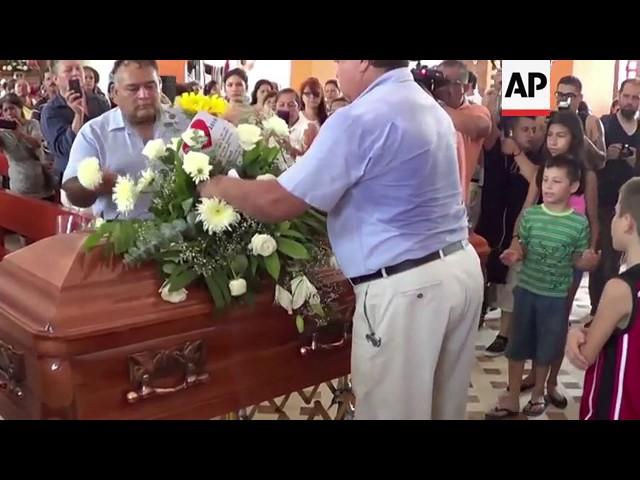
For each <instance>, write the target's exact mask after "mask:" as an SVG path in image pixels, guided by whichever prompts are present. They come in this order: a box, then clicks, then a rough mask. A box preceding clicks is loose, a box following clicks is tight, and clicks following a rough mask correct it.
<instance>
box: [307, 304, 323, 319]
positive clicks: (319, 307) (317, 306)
mask: <svg viewBox="0 0 640 480" xmlns="http://www.w3.org/2000/svg"><path fill="white" fill-rule="evenodd" d="M310 307H311V310H313V313H315V314H316V315H318V316H320V317H324V309H323V308H322V305H320V304H319V303H313V304H310Z"/></svg>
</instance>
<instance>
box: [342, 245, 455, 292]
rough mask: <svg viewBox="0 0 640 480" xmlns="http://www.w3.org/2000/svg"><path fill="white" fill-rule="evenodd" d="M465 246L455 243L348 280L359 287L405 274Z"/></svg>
mask: <svg viewBox="0 0 640 480" xmlns="http://www.w3.org/2000/svg"><path fill="white" fill-rule="evenodd" d="M466 246H467V242H455V243H452V244H451V245H447V246H446V247H444V248H443V249H441V250H438V251H437V252H433V253H430V254H428V255H426V256H424V257H422V258H413V259H411V260H405V261H403V262H400V263H397V264H396V265H393V266H391V267H385V268H381V269H380V270H378V271H376V272H373V273H368V274H366V275H361V276H359V277H352V278H350V279H349V280H350V281H351V283H352V284H353V285H359V284H361V283H365V282H370V281H372V280H377V279H379V278H383V277H390V276H391V275H396V274H397V273H402V272H406V271H407V270H411V269H412V268H416V267H419V266H420V265H424V264H425V263H429V262H433V261H435V260H440V259H441V258H443V257H446V256H447V255H451V254H452V253H456V252H459V251H460V250H464V248H465V247H466Z"/></svg>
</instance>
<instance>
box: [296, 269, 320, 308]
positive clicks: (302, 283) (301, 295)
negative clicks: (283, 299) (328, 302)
mask: <svg viewBox="0 0 640 480" xmlns="http://www.w3.org/2000/svg"><path fill="white" fill-rule="evenodd" d="M291 292H292V293H293V300H292V302H291V305H292V307H293V308H294V309H296V308H300V307H301V306H302V305H303V304H304V302H306V301H307V300H308V299H309V297H311V295H313V294H317V293H318V290H317V289H316V287H314V286H313V284H312V283H311V282H310V281H309V279H308V278H307V277H306V276H305V275H300V276H299V277H296V278H294V279H293V280H291Z"/></svg>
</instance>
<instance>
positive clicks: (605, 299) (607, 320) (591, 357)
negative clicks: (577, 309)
mask: <svg viewBox="0 0 640 480" xmlns="http://www.w3.org/2000/svg"><path fill="white" fill-rule="evenodd" d="M631 309H632V304H631V289H630V288H629V285H628V284H627V283H626V282H625V281H624V280H621V279H619V278H613V279H611V280H609V281H608V282H607V284H606V285H605V287H604V292H603V293H602V299H601V300H600V305H598V310H597V311H596V316H595V318H594V319H593V322H592V323H591V326H590V327H589V329H588V330H587V331H586V336H587V341H586V342H585V344H584V345H582V346H581V347H580V353H581V354H582V356H583V357H584V359H585V360H586V361H587V365H586V367H588V366H590V365H593V364H594V363H595V361H596V358H598V355H599V353H600V351H601V350H602V347H603V346H604V344H605V343H606V342H607V340H608V339H609V337H611V334H612V333H613V331H614V330H615V328H616V326H617V325H618V323H620V321H621V320H623V319H624V318H626V317H628V316H629V315H630V314H631Z"/></svg>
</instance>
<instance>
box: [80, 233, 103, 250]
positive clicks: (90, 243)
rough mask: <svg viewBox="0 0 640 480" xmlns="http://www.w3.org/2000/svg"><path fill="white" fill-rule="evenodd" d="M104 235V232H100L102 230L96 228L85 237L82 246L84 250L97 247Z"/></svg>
mask: <svg viewBox="0 0 640 480" xmlns="http://www.w3.org/2000/svg"><path fill="white" fill-rule="evenodd" d="M103 236H104V235H103V233H102V232H100V230H96V231H95V232H93V233H92V234H90V235H89V236H88V237H87V238H85V240H84V243H83V244H82V248H84V250H85V251H87V252H88V251H89V250H91V249H93V248H96V247H97V246H98V245H99V244H100V241H101V240H102V237H103Z"/></svg>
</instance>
